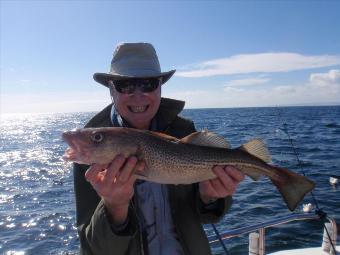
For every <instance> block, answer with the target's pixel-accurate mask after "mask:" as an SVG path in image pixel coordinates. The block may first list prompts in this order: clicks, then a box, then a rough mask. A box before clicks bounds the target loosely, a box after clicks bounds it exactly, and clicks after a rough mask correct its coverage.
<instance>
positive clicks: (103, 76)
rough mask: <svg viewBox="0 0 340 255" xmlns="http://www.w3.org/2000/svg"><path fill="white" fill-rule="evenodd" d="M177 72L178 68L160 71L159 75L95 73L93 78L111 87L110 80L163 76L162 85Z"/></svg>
mask: <svg viewBox="0 0 340 255" xmlns="http://www.w3.org/2000/svg"><path fill="white" fill-rule="evenodd" d="M175 72H176V70H171V71H169V72H164V73H160V74H158V75H152V76H142V77H141V76H126V75H119V74H110V73H95V74H94V75H93V79H94V80H95V81H96V82H98V83H100V84H102V85H104V86H105V87H109V86H110V85H109V81H115V80H124V79H132V78H134V79H136V78H146V79H147V78H162V85H163V84H164V83H166V82H167V81H168V80H169V79H170V78H171V76H172V75H173V74H174V73H175Z"/></svg>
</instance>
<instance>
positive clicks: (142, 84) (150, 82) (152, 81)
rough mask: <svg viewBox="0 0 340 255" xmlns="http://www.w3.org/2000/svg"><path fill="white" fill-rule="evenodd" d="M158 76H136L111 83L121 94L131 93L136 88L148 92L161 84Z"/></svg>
mask: <svg viewBox="0 0 340 255" xmlns="http://www.w3.org/2000/svg"><path fill="white" fill-rule="evenodd" d="M161 81H162V80H161V79H160V78H148V79H146V78H142V79H141V78H138V79H126V80H117V81H112V83H111V84H113V85H114V86H115V89H116V90H117V91H118V92H119V93H122V94H132V93H134V92H135V91H136V89H137V88H138V89H139V90H140V91H141V92H142V93H150V92H153V91H155V90H156V89H157V88H158V86H159V85H161Z"/></svg>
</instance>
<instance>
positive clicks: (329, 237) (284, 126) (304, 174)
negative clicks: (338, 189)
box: [276, 106, 339, 252]
mask: <svg viewBox="0 0 340 255" xmlns="http://www.w3.org/2000/svg"><path fill="white" fill-rule="evenodd" d="M276 109H277V112H278V117H279V120H280V121H281V122H282V126H283V130H282V129H281V130H282V131H283V132H284V133H285V134H286V135H287V137H288V140H289V143H290V145H291V147H292V149H293V152H294V155H295V158H296V160H297V162H298V166H299V168H300V171H301V173H302V174H303V176H306V173H305V170H304V168H303V166H302V163H301V160H300V157H299V154H298V151H297V148H296V147H295V146H294V143H293V139H292V138H291V136H290V134H289V132H288V127H287V126H288V125H287V123H286V122H285V121H284V120H283V117H282V114H281V112H280V109H279V107H278V106H276ZM332 177H334V178H339V176H336V175H333V176H332ZM310 194H311V196H312V199H313V202H314V204H315V207H316V210H315V213H316V214H317V215H319V216H320V219H325V218H326V217H327V213H326V212H324V211H323V210H322V209H321V208H320V207H319V204H318V202H317V200H316V197H315V196H314V193H313V191H311V192H310ZM323 226H324V229H325V230H326V233H327V236H328V240H329V242H330V244H331V246H332V249H333V251H334V252H336V249H335V246H334V244H333V241H332V238H331V236H330V234H329V232H328V229H327V228H326V225H325V221H323Z"/></svg>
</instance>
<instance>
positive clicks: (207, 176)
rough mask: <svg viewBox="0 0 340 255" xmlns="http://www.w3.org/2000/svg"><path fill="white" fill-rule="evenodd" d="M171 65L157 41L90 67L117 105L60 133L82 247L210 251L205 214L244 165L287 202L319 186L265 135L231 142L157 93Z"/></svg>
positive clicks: (221, 209) (213, 215) (225, 198)
mask: <svg viewBox="0 0 340 255" xmlns="http://www.w3.org/2000/svg"><path fill="white" fill-rule="evenodd" d="M174 72H175V71H174V70H173V71H170V72H165V73H162V72H161V70H160V66H159V62H158V58H157V55H156V52H155V50H154V48H153V46H152V45H151V44H147V43H125V44H120V45H118V47H117V48H116V51H115V52H114V55H113V60H112V62H111V71H110V73H108V74H107V73H96V74H94V79H95V80H96V81H97V82H99V83H101V84H103V85H105V86H106V87H108V88H109V89H110V93H111V97H112V99H113V105H109V106H108V107H106V108H105V109H104V110H102V111H101V112H100V113H98V114H97V115H96V116H95V117H93V118H92V119H91V120H90V121H89V123H88V124H87V125H86V126H85V127H86V128H85V129H78V130H73V131H68V132H64V133H63V138H64V140H65V141H66V142H67V143H68V144H69V145H70V147H69V148H68V149H67V150H66V151H65V154H64V159H65V160H69V161H73V162H77V163H78V164H75V167H74V177H75V193H76V203H77V225H78V229H79V236H80V242H81V249H82V254H164V255H167V254H195V255H196V254H210V248H209V244H208V241H207V238H206V236H205V233H204V230H203V228H202V225H201V223H208V222H214V221H218V220H219V219H220V218H221V217H222V216H223V215H224V213H225V212H226V211H227V210H228V209H229V207H230V205H231V195H232V194H233V193H234V192H235V189H236V187H237V185H238V183H239V182H240V181H242V180H243V178H244V174H246V175H248V176H249V177H251V178H252V179H253V180H258V179H259V178H260V177H261V176H267V177H268V178H269V179H270V180H271V182H272V183H273V184H274V185H275V186H276V187H277V189H278V191H279V192H280V193H281V196H282V198H283V200H284V202H285V203H286V205H287V207H288V209H290V210H291V211H293V210H295V208H296V207H297V205H298V204H299V203H300V202H301V200H302V199H303V197H304V196H305V195H306V194H307V193H308V192H309V191H311V190H312V189H313V188H314V186H315V184H314V182H312V181H311V180H309V179H308V178H306V177H305V176H301V175H299V174H297V173H294V172H292V171H290V170H288V169H285V168H282V167H278V166H274V165H271V164H269V163H270V155H269V152H268V150H267V147H266V145H265V144H264V143H263V142H262V140H260V139H253V140H251V141H249V142H247V143H245V144H243V145H241V146H240V147H238V148H234V149H231V148H230V145H229V143H228V142H227V141H226V140H225V139H224V138H223V137H221V136H219V135H217V134H214V133H212V132H209V131H202V132H196V130H195V127H194V125H193V123H192V122H191V121H189V120H186V119H184V118H182V117H179V116H178V114H179V113H180V112H181V110H182V109H183V107H184V102H181V101H177V100H172V99H166V98H161V86H162V84H164V83H165V82H167V81H168V80H169V78H170V77H171V76H172V75H173V73H174ZM81 164H83V165H81ZM89 165H91V167H90V168H89ZM179 184H181V185H179Z"/></svg>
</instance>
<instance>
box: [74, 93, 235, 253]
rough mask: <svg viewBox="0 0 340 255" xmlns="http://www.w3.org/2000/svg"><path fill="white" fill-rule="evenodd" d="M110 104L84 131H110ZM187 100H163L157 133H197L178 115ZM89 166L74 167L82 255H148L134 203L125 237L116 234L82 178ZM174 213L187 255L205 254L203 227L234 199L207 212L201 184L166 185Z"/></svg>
mask: <svg viewBox="0 0 340 255" xmlns="http://www.w3.org/2000/svg"><path fill="white" fill-rule="evenodd" d="M111 107H112V105H109V106H107V107H106V108H105V109H103V110H102V111H101V112H99V113H98V114H97V115H96V116H94V117H93V118H92V119H91V120H90V121H89V122H88V123H87V124H86V126H85V127H109V126H112V124H111V121H110V111H111ZM183 107H184V102H182V101H177V100H173V99H167V98H162V100H161V105H160V108H159V110H158V113H157V115H156V118H157V121H158V122H157V123H158V127H159V131H162V132H165V133H167V134H169V135H172V136H175V137H177V138H182V137H184V136H186V135H189V134H190V133H192V132H195V127H194V124H193V122H192V121H189V120H186V119H184V118H182V117H179V116H178V114H179V113H180V112H181V111H182V109H183ZM87 168H88V166H87V165H79V164H74V173H73V174H74V187H75V196H76V209H77V228H78V233H79V239H80V251H81V254H86V255H90V254H91V255H92V254H93V255H109V254H115V255H120V254H133V255H139V254H145V246H146V244H145V241H144V240H145V239H144V236H143V234H142V233H141V232H140V231H139V227H138V226H139V225H138V219H137V216H136V211H135V209H134V203H133V200H132V201H131V203H130V207H129V225H128V228H127V231H125V232H124V233H115V232H114V231H113V229H112V228H111V225H110V223H109V221H108V218H107V216H106V210H105V207H104V206H103V201H102V200H101V199H100V197H99V196H98V195H97V193H96V191H95V190H94V189H93V188H92V186H91V184H90V183H88V182H87V181H86V179H85V177H84V174H85V171H86V170H87ZM167 187H168V194H169V203H170V208H171V214H172V218H173V222H174V225H175V229H176V232H177V234H178V237H179V241H180V243H181V244H182V246H183V250H184V252H185V254H193V255H200V254H202V255H207V254H210V253H211V252H210V247H209V243H208V240H207V237H206V235H205V232H204V230H203V227H202V223H213V222H217V221H219V220H220V218H221V217H222V216H223V215H224V214H225V212H226V211H227V210H228V209H229V207H230V205H231V197H227V198H226V199H219V200H218V201H217V202H216V204H215V206H214V208H213V209H207V208H206V207H204V205H203V204H202V202H201V200H200V198H199V192H198V185H197V184H193V185H167Z"/></svg>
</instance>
